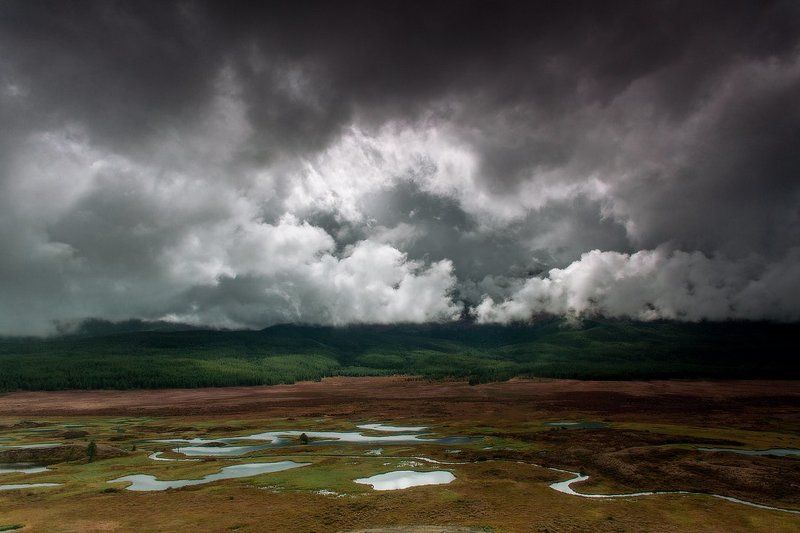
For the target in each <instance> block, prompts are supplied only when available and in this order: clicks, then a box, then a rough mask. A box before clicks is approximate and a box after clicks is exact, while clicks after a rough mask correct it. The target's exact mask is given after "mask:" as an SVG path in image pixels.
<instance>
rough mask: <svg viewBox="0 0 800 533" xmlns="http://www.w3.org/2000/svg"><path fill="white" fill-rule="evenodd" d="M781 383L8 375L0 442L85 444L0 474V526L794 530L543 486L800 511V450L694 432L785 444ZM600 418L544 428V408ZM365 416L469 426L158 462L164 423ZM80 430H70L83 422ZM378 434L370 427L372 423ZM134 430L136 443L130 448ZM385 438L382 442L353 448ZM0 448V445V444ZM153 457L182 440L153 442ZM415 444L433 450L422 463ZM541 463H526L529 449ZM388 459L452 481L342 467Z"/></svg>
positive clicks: (794, 420) (798, 426)
mask: <svg viewBox="0 0 800 533" xmlns="http://www.w3.org/2000/svg"><path fill="white" fill-rule="evenodd" d="M799 405H800V384H797V383H796V382H787V381H783V382H754V381H751V382H576V381H549V380H544V381H529V380H515V381H511V382H507V383H492V384H486V385H478V386H469V385H467V384H466V383H464V382H444V383H432V382H427V381H423V380H414V379H406V378H362V379H357V378H336V379H327V380H323V381H322V382H318V383H298V384H296V385H291V386H289V385H287V386H277V387H252V388H245V387H242V388H233V389H196V390H177V391H176V390H164V391H68V392H67V391H65V392H53V393H49V392H19V393H10V394H5V395H2V396H0V426H2V427H0V438H2V439H5V440H3V441H0V444H4V445H20V444H25V443H34V442H62V443H65V444H69V445H70V446H74V447H78V448H82V447H85V446H86V445H88V442H89V441H90V440H94V441H96V442H97V443H98V459H97V460H96V461H94V462H92V463H88V462H86V460H85V459H83V458H78V459H72V460H67V461H62V460H61V459H62V458H61V457H60V456H59V453H60V452H59V450H60V449H59V448H54V449H49V450H47V449H44V450H41V451H40V452H38V453H40V460H42V461H44V462H48V463H51V468H52V471H49V472H44V473H39V474H1V475H0V482H2V483H31V482H37V483H39V482H54V483H62V484H63V485H62V486H59V487H55V488H40V489H25V490H14V491H0V526H12V525H22V526H23V527H24V529H25V530H30V531H116V530H119V531H143V530H147V531H176V530H186V529H192V528H194V529H202V530H208V531H232V530H233V531H264V530H273V531H350V530H359V529H367V528H377V527H386V526H409V527H411V526H426V525H427V526H440V527H444V526H448V527H469V528H475V529H476V530H479V531H581V530H583V531H585V530H589V529H593V530H597V531H686V530H692V531H754V530H755V531H796V530H797V529H798V528H800V515H794V514H789V513H783V512H778V511H769V510H763V509H756V508H752V507H747V506H744V505H740V504H736V503H731V502H726V501H722V500H718V499H714V498H710V497H708V496H698V495H656V496H649V497H642V498H622V499H615V500H593V499H586V498H580V497H576V496H570V495H566V494H562V493H559V492H556V491H554V490H552V489H551V488H549V484H550V483H553V482H555V481H560V480H563V479H566V478H567V477H569V475H568V474H562V473H559V472H555V471H553V470H550V469H548V468H544V467H543V466H548V467H556V468H565V469H569V470H576V471H577V470H580V471H583V472H585V473H587V474H589V475H590V476H591V477H590V480H589V481H588V482H587V483H584V484H583V486H582V487H581V486H575V488H576V489H578V490H581V491H584V492H601V491H614V492H632V491H641V490H692V491H701V492H716V493H720V494H723V495H727V496H735V497H738V498H742V499H746V500H749V501H754V502H758V503H763V504H767V505H772V506H778V507H786V508H794V509H800V491H798V490H797V488H798V487H800V459H798V458H785V457H784V458H780V457H749V456H743V455H736V454H729V453H712V452H699V451H697V450H696V449H695V448H696V447H697V446H721V447H746V448H765V447H780V448H800V414H798V413H800V410H798V406H799ZM561 420H573V421H578V420H584V421H597V422H602V423H603V425H605V426H606V427H603V428H597V429H573V430H568V429H554V428H551V427H548V426H546V425H544V424H545V423H546V422H548V421H550V422H552V421H561ZM366 422H384V423H397V424H400V425H427V426H429V427H430V431H432V432H433V434H434V435H437V436H448V435H461V436H476V437H478V438H477V439H476V440H474V441H472V442H470V443H462V444H452V445H439V444H421V443H417V444H413V445H409V444H397V445H380V446H377V445H355V444H342V445H302V444H300V442H299V441H298V442H296V443H292V445H291V446H288V447H283V448H273V449H265V450H260V451H257V452H254V453H252V454H250V455H248V456H245V457H240V458H229V459H223V458H215V459H206V460H202V461H196V462H163V461H153V460H151V459H149V458H148V455H149V454H150V453H151V452H153V451H157V450H165V449H168V445H166V444H159V443H155V442H153V441H154V440H155V439H159V438H176V437H186V438H191V437H204V438H222V437H231V436H241V435H247V434H253V433H257V432H262V431H268V430H275V429H298V430H312V431H313V430H343V431H351V430H354V429H355V425H356V424H359V423H366ZM84 432H85V434H83V433H84ZM374 434H375V435H381V433H374ZM134 447H135V450H134ZM377 447H380V448H382V449H383V452H382V454H381V455H368V454H367V453H366V452H367V451H368V450H372V449H375V448H377ZM2 453H4V452H3V451H2V450H0V454H2ZM166 457H178V456H177V455H174V454H171V453H167V454H166ZM418 457H425V458H429V459H434V460H438V461H442V462H447V463H463V464H447V465H444V464H442V465H436V464H431V463H426V462H424V461H420V460H419V459H416V458H418ZM277 460H293V461H297V462H309V463H312V464H311V465H310V466H307V467H303V468H299V469H294V470H287V471H284V472H278V473H271V474H263V475H259V476H255V477H251V478H242V479H233V480H226V481H219V482H215V483H210V484H206V485H199V486H194V487H186V488H182V489H175V490H168V491H166V492H155V493H136V492H130V491H126V490H125V489H124V486H125V485H124V484H109V483H107V481H108V480H110V479H114V478H116V477H119V476H123V475H128V474H133V473H142V474H152V475H154V476H156V477H158V478H159V479H182V478H193V479H194V478H199V477H202V476H204V475H206V474H209V473H214V472H217V471H219V469H220V468H221V467H223V466H228V465H231V464H237V463H242V462H256V461H277ZM537 465H540V466H537ZM397 469H406V470H417V471H425V470H437V469H446V470H450V471H452V472H453V473H454V474H455V476H456V480H455V481H454V482H452V483H451V484H449V485H441V486H428V487H415V488H411V489H406V490H400V491H389V492H376V491H373V490H372V489H371V488H370V487H368V486H365V485H359V484H355V483H353V481H352V480H353V479H355V478H357V477H364V476H369V475H373V474H377V473H382V472H387V471H391V470H397Z"/></svg>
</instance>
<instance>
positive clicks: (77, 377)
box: [0, 319, 800, 391]
mask: <svg viewBox="0 0 800 533" xmlns="http://www.w3.org/2000/svg"><path fill="white" fill-rule="evenodd" d="M799 331H800V325H798V324H769V323H753V322H725V323H680V322H647V323H643V322H632V321H621V320H584V321H583V322H582V323H580V324H579V325H575V324H571V323H567V322H564V321H562V320H559V319H545V320H541V321H537V322H535V323H533V324H527V325H517V326H495V325H476V324H471V323H455V324H431V325H393V326H350V327H341V328H336V327H316V326H296V325H279V326H273V327H270V328H266V329H264V330H260V331H228V330H204V329H193V328H190V327H188V326H180V325H172V324H165V323H147V322H138V321H130V322H126V323H122V324H111V323H105V322H102V321H91V322H87V323H85V324H84V325H83V326H82V327H81V328H80V329H79V330H78V331H77V332H74V333H72V334H69V335H61V336H58V337H52V338H44V339H42V338H0V390H3V391H10V390H59V389H132V388H169V387H180V388H191V387H209V386H211V387H222V386H230V385H269V384H278V383H292V382H295V381H299V380H317V379H320V378H323V377H326V376H383V375H394V374H405V375H415V376H420V377H422V378H427V379H452V378H456V379H467V380H469V381H470V382H471V383H481V382H488V381H500V380H507V379H510V378H512V377H550V378H577V379H626V380H629V379H661V378H678V379H699V378H741V379H754V378H779V379H796V378H799V377H800V363H799V362H798V357H797V355H796V348H795V344H796V338H797V333H798V332H799Z"/></svg>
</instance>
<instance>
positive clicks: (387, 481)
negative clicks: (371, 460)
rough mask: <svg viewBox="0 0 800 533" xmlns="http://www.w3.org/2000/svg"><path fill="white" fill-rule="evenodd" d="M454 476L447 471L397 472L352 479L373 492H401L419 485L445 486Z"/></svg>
mask: <svg viewBox="0 0 800 533" xmlns="http://www.w3.org/2000/svg"><path fill="white" fill-rule="evenodd" d="M455 479H456V476H454V475H453V473H452V472H448V471H447V470H436V471H434V472H414V471H413V470H397V471H395V472H387V473H385V474H378V475H375V476H371V477H363V478H359V479H354V480H353V481H354V482H355V483H359V484H361V485H372V488H373V489H375V490H401V489H407V488H410V487H418V486H421V485H446V484H447V483H450V482H451V481H453V480H455Z"/></svg>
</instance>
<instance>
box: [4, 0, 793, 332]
mask: <svg viewBox="0 0 800 533" xmlns="http://www.w3.org/2000/svg"><path fill="white" fill-rule="evenodd" d="M798 94H800V7H798V4H797V3H796V2H791V1H772V2H759V3H754V2H745V1H742V2H738V1H734V2H730V1H726V2H703V3H700V4H698V3H696V2H680V1H675V2H660V3H658V4H655V5H654V4H648V3H642V2H630V3H623V4H620V3H613V4H611V3H607V4H604V3H597V2H578V1H576V2H560V3H557V4H554V3H549V2H541V3H538V2H526V3H519V2H482V1H467V2H464V1H454V2H449V1H444V2H436V3H433V4H431V3H427V2H426V3H416V2H409V1H402V2H401V1H397V2H394V1H388V2H379V3H375V2H359V1H352V2H345V3H341V2H308V3H302V5H298V6H290V5H289V4H287V5H286V6H278V7H275V6H270V7H250V6H248V5H241V6H237V8H236V9H227V8H226V6H225V5H224V4H222V3H218V2H203V1H185V2H183V1H181V2H177V1H176V2H159V3H153V4H149V3H145V4H143V3H141V2H132V1H125V0H120V1H112V2H99V1H97V2H93V1H76V2H68V3H64V2H47V1H45V2H25V1H22V0H20V1H15V0H12V1H6V2H2V3H0V123H2V124H3V127H2V128H0V334H18V333H36V334H38V333H48V332H51V331H54V327H55V324H56V323H57V322H63V321H68V322H70V321H77V320H80V319H83V318H86V317H100V318H106V319H125V318H131V317H136V318H145V319H157V318H167V319H173V320H182V321H189V322H193V323H198V324H209V325H214V326H230V327H262V326H266V325H269V324H273V323H276V322H286V321H294V322H310V323H328V324H344V323H350V322H381V323H390V322H398V321H413V322H422V321H430V320H448V319H452V318H455V317H458V316H462V312H463V311H464V310H465V309H466V310H467V311H469V312H470V313H471V315H472V316H476V317H477V318H478V319H480V320H484V321H492V320H496V321H503V322H504V321H508V320H524V319H526V318H528V317H529V316H531V315H532V314H535V313H539V312H554V313H582V312H583V313H604V314H608V315H612V316H623V315H624V316H634V317H639V318H644V319H649V318H655V317H667V318H676V319H682V320H698V319H714V320H718V319H719V320H721V319H727V318H753V319H774V320H797V319H798V312H799V310H800V295H798V294H797V290H796V289H794V288H793V286H791V285H790V284H789V281H791V280H795V279H796V277H797V274H796V272H797V270H798V262H800V261H799V260H798V254H797V250H798V249H800V209H799V208H798V206H800V146H798V140H797V132H798V131H800V98H798V96H797V95H798ZM597 250H599V251H597ZM796 286H797V285H795V287H796Z"/></svg>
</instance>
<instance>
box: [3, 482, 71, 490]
mask: <svg viewBox="0 0 800 533" xmlns="http://www.w3.org/2000/svg"><path fill="white" fill-rule="evenodd" d="M60 485H61V483H18V484H16V485H0V490H18V489H35V488H37V487H58V486H60Z"/></svg>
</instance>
